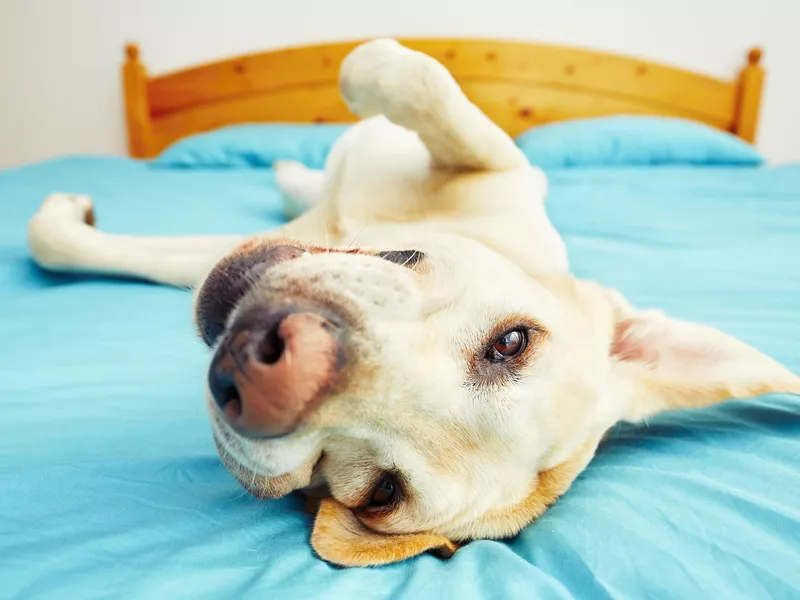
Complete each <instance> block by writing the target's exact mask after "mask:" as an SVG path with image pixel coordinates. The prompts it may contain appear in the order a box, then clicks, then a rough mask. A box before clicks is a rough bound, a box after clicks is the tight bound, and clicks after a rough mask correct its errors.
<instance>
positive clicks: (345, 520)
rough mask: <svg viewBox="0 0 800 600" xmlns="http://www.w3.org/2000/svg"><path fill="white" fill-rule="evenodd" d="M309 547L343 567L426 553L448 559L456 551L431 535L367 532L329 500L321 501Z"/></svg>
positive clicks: (361, 565) (441, 538)
mask: <svg viewBox="0 0 800 600" xmlns="http://www.w3.org/2000/svg"><path fill="white" fill-rule="evenodd" d="M311 546H312V547H313V548H314V551H315V552H316V553H317V554H318V555H319V556H320V558H322V559H323V560H326V561H328V562H330V563H333V564H335V565H339V566H342V567H369V566H377V565H387V564H389V563H394V562H398V561H401V560H405V559H406V558H411V557H412V556H416V555H418V554H422V553H423V552H427V551H433V552H434V553H436V554H437V556H439V557H441V558H450V557H451V556H452V555H453V554H454V553H455V551H456V550H457V549H458V546H456V544H454V543H453V542H451V541H450V540H448V539H447V538H446V537H444V536H441V535H437V534H433V533H408V534H401V535H391V534H385V533H378V532H376V531H372V530H371V529H367V528H366V527H365V526H364V525H363V524H362V523H361V521H359V520H358V519H357V518H356V516H355V515H354V514H353V512H352V511H351V510H350V509H349V508H347V507H346V506H344V505H343V504H341V503H340V502H337V501H336V500H334V499H332V498H325V499H323V500H322V501H321V502H320V506H319V512H317V518H316V521H314V531H313V533H312V534H311Z"/></svg>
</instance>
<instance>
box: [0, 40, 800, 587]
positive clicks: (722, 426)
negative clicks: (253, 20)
mask: <svg viewBox="0 0 800 600" xmlns="http://www.w3.org/2000/svg"><path fill="white" fill-rule="evenodd" d="M409 43H410V45H412V46H415V47H419V48H421V49H424V50H426V51H430V52H431V53H432V54H434V55H436V56H437V57H439V58H441V59H442V60H443V61H444V62H445V64H448V61H449V62H450V65H449V66H451V68H452V70H453V73H454V74H455V76H456V77H457V79H459V81H461V82H462V83H463V84H464V87H465V89H466V90H467V92H468V94H470V95H471V96H472V97H473V100H475V101H476V102H477V103H478V104H479V105H480V106H481V107H482V108H484V110H485V111H486V112H487V113H488V114H490V116H492V117H493V118H495V119H496V120H497V122H498V123H500V124H501V125H502V126H503V127H504V128H506V129H507V130H508V131H509V132H511V133H513V134H517V133H520V132H521V131H523V130H524V129H526V127H528V126H530V125H532V124H536V123H544V122H550V121H558V120H568V119H574V118H576V117H587V116H593V117H600V116H604V115H614V114H620V113H636V114H644V115H662V116H664V115H666V116H680V117H685V118H690V119H692V120H694V121H698V122H702V123H706V124H707V125H709V126H710V127H713V128H716V129H718V130H721V131H728V132H731V133H732V134H734V135H736V136H738V137H739V138H741V139H742V140H747V141H751V140H752V139H753V136H754V135H755V131H756V125H757V115H758V103H759V97H760V90H761V84H762V81H763V75H764V74H763V70H762V69H761V67H760V65H759V58H760V53H758V52H752V53H751V54H750V56H749V59H748V62H747V64H746V65H745V67H744V68H743V70H742V72H741V73H740V74H739V76H738V77H737V78H736V79H734V80H731V81H722V80H715V79H711V78H707V77H705V76H702V75H698V74H694V73H690V72H686V71H681V70H678V69H672V68H668V67H663V66H660V65H653V64H650V63H643V62H641V61H637V60H634V59H629V58H624V57H615V56H609V55H603V54H598V53H592V52H588V51H583V50H575V49H567V48H563V49H562V48H551V47H544V46H536V45H531V44H509V43H499V42H489V41H475V40H416V41H414V40H411V41H410V42H409ZM352 46H353V44H332V45H326V46H315V47H304V48H297V49H291V50H285V51H279V52H269V53H264V54H261V55H254V56H250V57H242V58H237V59H233V60H230V61H224V62H221V63H216V64H214V65H206V66H203V67H198V68H196V69H191V70H188V71H184V72H181V73H176V74H171V75H166V76H162V77H156V78H151V77H149V76H148V75H147V73H146V71H145V68H144V67H143V65H142V64H141V63H140V61H139V56H138V51H137V50H136V48H135V47H132V46H131V47H129V48H128V50H127V59H126V64H125V66H124V67H123V76H124V81H125V90H126V107H127V109H126V114H127V122H128V129H129V141H130V154H131V157H132V158H110V157H70V158H64V159H59V160H52V161H47V162H44V163H41V164H35V165H30V166H26V167H22V168H18V169H12V170H7V171H4V172H0V198H2V199H3V209H4V218H3V219H2V220H0V330H2V331H3V333H4V334H5V335H4V337H5V340H6V346H5V350H4V351H3V353H2V356H3V360H2V363H1V364H0V391H2V395H0V398H2V400H0V402H1V403H2V408H3V413H4V414H3V417H2V418H0V596H2V597H8V598H40V597H41V598H48V599H49V598H94V597H115V598H198V597H202V598H205V597H242V598H245V597H246V598H306V597H307V598H311V597H325V598H354V597H369V598H394V597H408V598H420V599H422V598H441V597H460V598H532V597H535V598H592V599H601V598H649V597H654V598H664V597H674V598H700V597H718V598H743V599H744V598H746V599H748V600H752V599H755V598H770V599H777V598H796V597H798V596H800V574H798V571H797V565H798V561H800V504H798V500H797V499H798V498H800V470H799V469H798V467H797V465H798V456H800V401H798V399H797V398H794V397H790V396H781V395H773V396H765V397H761V398H758V399H755V400H751V401H731V402H728V403H725V404H722V405H718V406H716V407H713V408H707V409H702V410H695V411H685V412H676V413H672V414H666V415H662V416H659V417H658V418H654V419H652V420H649V421H648V422H647V423H645V424H640V425H621V426H619V427H617V428H615V429H614V431H613V432H611V435H610V436H609V438H608V440H607V441H606V442H604V443H603V445H602V446H601V448H600V450H599V453H598V455H597V457H596V459H595V460H594V461H593V463H592V464H591V465H590V467H589V468H588V469H587V470H586V471H585V472H584V473H583V474H582V475H581V476H580V477H579V479H578V480H577V481H576V482H575V484H574V485H573V487H572V488H571V489H570V491H569V492H568V493H567V494H566V495H565V496H564V497H563V498H562V499H561V500H559V502H558V503H557V504H556V505H555V506H554V507H553V508H551V509H550V510H549V511H548V512H547V513H545V515H544V516H543V517H541V518H540V519H539V520H537V521H536V522H535V523H533V524H532V525H530V526H529V527H527V528H526V529H525V530H524V531H523V532H522V533H521V534H520V535H519V536H517V537H516V538H514V539H512V540H508V541H502V542H497V541H479V542H474V543H471V544H469V545H468V546H466V547H465V548H463V549H462V550H460V551H459V552H458V553H456V555H455V556H454V557H453V558H452V559H451V560H449V561H442V560H439V559H437V558H435V557H433V556H430V555H424V556H421V557H418V558H416V559H413V560H410V561H406V562H404V563H400V564H395V565H391V566H388V567H383V568H375V569H349V570H341V569H337V568H334V567H332V566H330V565H328V564H326V563H324V562H322V561H320V560H319V559H317V558H316V557H315V556H314V554H313V552H312V550H311V548H310V545H309V543H308V537H309V533H310V528H311V519H312V517H311V516H310V515H308V514H307V513H306V512H305V511H304V509H303V502H302V500H301V499H300V498H297V497H295V496H290V497H287V498H284V499H281V500H277V501H270V502H262V501H258V500H255V499H253V498H251V497H249V496H247V495H246V494H245V493H243V492H242V490H241V488H240V487H239V486H238V484H237V483H236V482H235V481H234V480H233V478H232V477H231V476H230V475H229V474H228V473H227V471H226V470H225V469H224V467H223V466H222V464H221V463H220V461H219V459H218V457H217V454H216V451H215V449H214V445H213V442H212V440H211V435H210V428H209V425H208V422H207V418H206V415H205V408H204V406H203V402H202V401H201V399H202V395H203V388H202V386H203V378H202V374H203V373H204V372H205V367H206V361H207V353H206V350H205V349H204V348H203V346H202V344H201V343H200V341H199V339H197V338H196V334H195V332H194V330H193V325H192V322H191V316H190V313H191V297H190V294H188V293H186V292H185V291H183V290H176V289H168V288H162V287H157V286H154V285H150V284H146V283H141V282H132V281H111V280H101V279H95V278H90V277H82V276H67V275H53V274H47V273H44V272H42V271H40V270H38V269H37V268H36V267H35V266H34V265H33V264H32V263H31V261H30V260H29V258H28V255H27V250H26V247H25V225H26V222H27V220H28V219H29V218H30V216H31V215H32V214H33V212H34V211H35V210H36V208H37V207H38V205H39V203H40V202H41V200H42V198H43V197H44V196H45V195H47V194H49V193H51V192H53V191H56V190H63V191H70V192H75V193H85V194H89V195H91V196H93V197H94V198H95V200H96V202H97V207H98V218H99V220H100V222H101V224H102V227H103V228H104V229H105V230H107V231H110V232H119V233H141V234H181V233H187V234H188V233H247V232H252V231H255V230H258V229H264V228H268V227H270V226H276V227H277V226H279V225H280V223H281V222H283V216H282V207H281V199H280V197H279V194H278V192H277V189H276V187H275V182H274V175H273V171H272V169H271V168H270V167H269V166H268V165H262V166H245V167H241V166H240V167H239V168H220V167H219V166H218V165H217V166H213V165H211V166H195V167H193V168H186V167H185V166H184V167H181V168H177V167H172V168H170V167H168V166H167V167H164V166H163V165H162V166H161V167H159V166H157V165H156V164H154V163H153V162H151V161H149V160H143V159H150V158H153V157H156V156H158V155H159V154H160V153H161V152H162V150H163V149H164V148H167V147H168V146H169V145H170V144H172V143H173V142H175V141H176V140H181V139H186V137H187V136H189V135H191V134H195V133H198V132H203V131H210V130H213V129H214V128H217V127H220V126H223V125H231V124H235V123H250V122H264V121H295V122H301V123H309V122H314V121H322V122H338V121H346V120H347V119H348V117H347V115H346V114H345V113H343V112H342V111H343V108H342V106H340V104H339V102H338V99H337V98H336V96H335V72H336V66H337V64H338V61H340V60H341V57H342V56H344V55H345V54H346V52H347V50H348V49H349V48H351V47H352ZM460 61H461V62H460ZM536 65H539V66H536ZM512 100H513V101H512ZM547 173H548V177H549V182H550V195H549V199H548V207H549V208H548V210H549V213H550V215H551V218H552V220H553V221H554V223H555V225H556V226H557V228H558V229H559V230H560V231H561V233H562V234H563V236H564V238H565V240H566V242H567V245H568V248H569V252H570V258H571V262H572V265H573V269H574V271H575V272H576V274H577V275H579V276H582V277H589V278H592V279H597V280H600V281H603V282H604V283H606V284H608V285H611V286H616V287H618V288H619V289H620V290H622V291H623V292H624V293H625V294H626V295H627V296H628V297H629V298H630V299H631V300H632V301H633V302H635V303H636V304H640V305H642V306H652V307H658V308H662V309H664V310H665V311H668V312H670V313H671V314H673V315H674V316H678V317H682V318H685V319H691V320H696V321H702V322H705V323H708V324H710V325H713V326H715V327H719V328H721V329H722V330H724V331H727V332H729V333H731V334H733V335H736V336H738V337H740V338H741V339H743V340H744V341H746V342H748V343H750V344H752V345H754V346H756V347H758V348H759V349H761V350H762V351H764V352H766V353H768V354H770V355H771V356H773V357H775V358H776V359H778V360H779V361H781V362H783V363H784V364H786V365H787V366H788V367H789V368H790V369H792V370H793V371H795V372H800V345H798V343H797V340H798V339H800V319H798V315H800V276H798V269H797V259H798V257H800V234H798V232H800V165H785V166H777V167H772V166H764V165H762V166H752V165H741V166H737V165H685V164H672V165H664V164H661V165H649V166H648V165H646V164H643V165H638V166H630V165H604V166H596V165H595V166H592V165H584V166H575V165H572V166H569V167H565V168H561V167H558V166H554V167H551V168H548V169H547Z"/></svg>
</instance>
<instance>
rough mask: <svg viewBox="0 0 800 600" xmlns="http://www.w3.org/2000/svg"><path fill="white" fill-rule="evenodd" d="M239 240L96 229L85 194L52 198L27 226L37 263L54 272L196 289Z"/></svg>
mask: <svg viewBox="0 0 800 600" xmlns="http://www.w3.org/2000/svg"><path fill="white" fill-rule="evenodd" d="M241 240H242V238H241V237H240V236H185V237H135V236H126V235H109V234H106V233H103V232H102V231H99V230H97V229H95V228H94V212H93V210H92V202H91V200H90V199H89V198H88V197H86V196H78V195H70V194H52V195H50V196H48V197H47V198H46V199H45V201H44V203H43V204H42V206H41V207H40V208H39V211H38V212H37V213H36V214H35V215H34V216H33V218H32V219H31V221H30V224H29V227H28V246H29V248H30V251H31V255H32V256H33V259H34V261H35V262H36V263H37V264H38V265H39V266H41V267H42V268H44V269H47V270H50V271H67V272H81V273H95V274H102V275H109V276H117V277H135V278H140V279H147V280H150V281H154V282H156V283H164V284H167V285H174V286H179V287H193V286H195V285H197V284H198V283H200V281H201V279H202V277H203V276H204V275H205V274H206V273H207V272H208V270H210V269H211V267H212V266H213V263H214V261H215V260H217V259H218V258H220V256H221V255H222V254H224V253H225V252H226V251H227V250H229V249H230V248H232V247H233V246H235V245H236V244H237V243H238V242H240V241H241Z"/></svg>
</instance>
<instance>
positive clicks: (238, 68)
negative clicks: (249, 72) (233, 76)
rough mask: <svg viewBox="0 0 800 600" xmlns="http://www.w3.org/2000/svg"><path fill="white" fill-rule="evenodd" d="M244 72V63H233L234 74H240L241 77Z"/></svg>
mask: <svg viewBox="0 0 800 600" xmlns="http://www.w3.org/2000/svg"><path fill="white" fill-rule="evenodd" d="M244 71H245V66H244V63H240V62H237V63H233V72H234V73H239V74H240V75H241V74H242V73H244Z"/></svg>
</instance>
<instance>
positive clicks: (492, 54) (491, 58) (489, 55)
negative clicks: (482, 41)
mask: <svg viewBox="0 0 800 600" xmlns="http://www.w3.org/2000/svg"><path fill="white" fill-rule="evenodd" d="M486 60H488V61H489V62H494V61H496V60H497V53H496V52H487V53H486Z"/></svg>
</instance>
